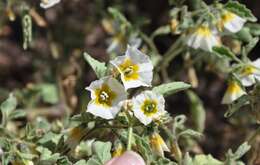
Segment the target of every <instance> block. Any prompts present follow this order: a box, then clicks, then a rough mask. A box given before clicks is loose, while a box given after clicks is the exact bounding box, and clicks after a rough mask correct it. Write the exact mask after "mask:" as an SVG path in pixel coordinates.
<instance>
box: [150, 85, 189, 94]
mask: <svg viewBox="0 0 260 165" xmlns="http://www.w3.org/2000/svg"><path fill="white" fill-rule="evenodd" d="M190 87H191V86H190V85H189V84H186V83H184V82H171V83H167V84H162V85H159V86H156V87H154V88H153V91H154V92H156V93H159V94H161V95H164V96H168V95H171V94H174V93H177V92H179V91H182V90H185V89H188V88H190Z"/></svg>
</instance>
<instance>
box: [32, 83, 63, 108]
mask: <svg viewBox="0 0 260 165" xmlns="http://www.w3.org/2000/svg"><path fill="white" fill-rule="evenodd" d="M36 88H37V89H38V90H39V92H40V95H41V97H42V99H43V101H44V102H45V103H49V104H56V103H58V101H59V96H58V88H57V86H56V85H54V84H49V83H44V84H40V85H38V86H37V87H36Z"/></svg>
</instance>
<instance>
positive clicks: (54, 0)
mask: <svg viewBox="0 0 260 165" xmlns="http://www.w3.org/2000/svg"><path fill="white" fill-rule="evenodd" d="M60 1H61V0H41V3H40V6H41V7H42V8H44V9H48V8H51V7H53V6H54V5H56V4H58V3H60Z"/></svg>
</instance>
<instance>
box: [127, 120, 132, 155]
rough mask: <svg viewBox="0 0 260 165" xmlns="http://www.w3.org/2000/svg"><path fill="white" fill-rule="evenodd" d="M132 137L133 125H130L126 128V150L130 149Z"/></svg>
mask: <svg viewBox="0 0 260 165" xmlns="http://www.w3.org/2000/svg"><path fill="white" fill-rule="evenodd" d="M132 137H133V127H132V126H131V125H130V126H129V128H128V141H127V151H131V146H132Z"/></svg>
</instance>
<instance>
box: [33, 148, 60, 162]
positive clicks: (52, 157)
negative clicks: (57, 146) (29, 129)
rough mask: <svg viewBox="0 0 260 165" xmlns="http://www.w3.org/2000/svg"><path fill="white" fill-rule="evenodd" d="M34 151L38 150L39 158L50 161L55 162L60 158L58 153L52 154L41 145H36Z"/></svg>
mask: <svg viewBox="0 0 260 165" xmlns="http://www.w3.org/2000/svg"><path fill="white" fill-rule="evenodd" d="M36 151H38V152H40V160H42V161H44V160H48V161H51V162H56V161H57V160H58V159H59V158H60V154H59V153H55V154H52V152H51V151H50V150H49V149H48V148H44V147H42V146H38V147H37V148H36Z"/></svg>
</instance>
